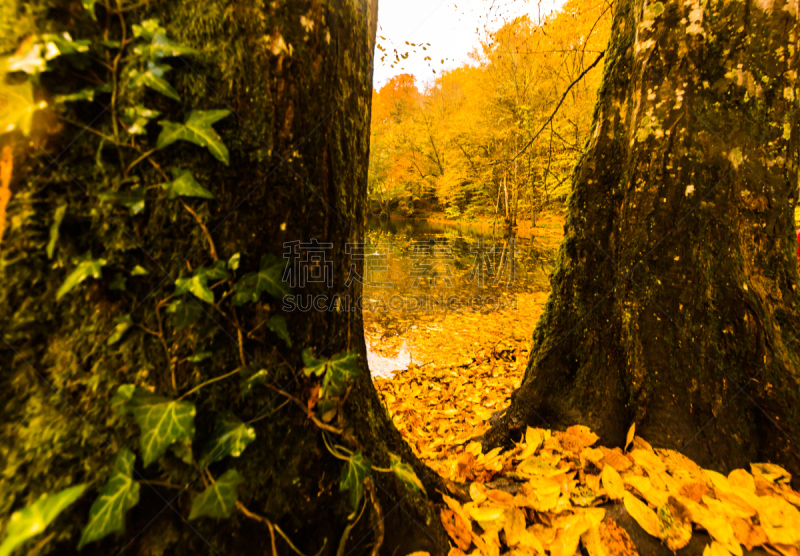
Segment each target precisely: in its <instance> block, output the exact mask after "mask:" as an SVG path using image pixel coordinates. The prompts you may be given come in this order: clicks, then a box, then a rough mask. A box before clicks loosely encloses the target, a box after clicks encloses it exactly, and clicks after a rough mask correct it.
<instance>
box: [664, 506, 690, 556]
mask: <svg viewBox="0 0 800 556" xmlns="http://www.w3.org/2000/svg"><path fill="white" fill-rule="evenodd" d="M679 504H680V503H679V502H677V500H675V499H674V498H670V502H668V503H667V504H664V505H663V506H661V507H660V508H658V513H657V514H656V515H657V516H658V520H659V523H658V536H659V538H661V540H663V541H664V543H665V544H666V545H667V548H669V549H670V550H672V551H673V552H675V551H677V550H680V549H681V548H683V547H684V546H686V545H687V544H689V541H690V540H692V525H691V523H690V522H689V521H688V520H686V519H685V518H686V517H688V512H687V513H685V514H684V512H685V507H684V506H683V505H680V506H679V507H676V506H677V505H679ZM682 510H683V511H682Z"/></svg>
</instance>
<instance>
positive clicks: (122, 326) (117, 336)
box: [106, 315, 133, 346]
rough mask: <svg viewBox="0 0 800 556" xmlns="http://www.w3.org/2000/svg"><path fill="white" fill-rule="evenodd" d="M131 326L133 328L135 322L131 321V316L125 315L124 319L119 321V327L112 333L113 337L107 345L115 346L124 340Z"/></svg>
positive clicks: (110, 337)
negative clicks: (123, 337)
mask: <svg viewBox="0 0 800 556" xmlns="http://www.w3.org/2000/svg"><path fill="white" fill-rule="evenodd" d="M131 326H133V321H132V320H131V316H130V315H125V316H124V317H122V318H119V319H117V325H116V326H115V327H114V332H112V333H111V336H109V337H108V340H107V341H106V345H107V346H113V345H114V344H116V343H117V342H119V341H120V340H121V339H122V336H123V335H124V334H125V333H126V332H127V331H128V329H129V328H130V327H131Z"/></svg>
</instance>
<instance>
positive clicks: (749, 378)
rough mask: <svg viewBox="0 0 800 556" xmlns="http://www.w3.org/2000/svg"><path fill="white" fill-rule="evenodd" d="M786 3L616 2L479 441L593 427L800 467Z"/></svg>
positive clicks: (793, 65)
mask: <svg viewBox="0 0 800 556" xmlns="http://www.w3.org/2000/svg"><path fill="white" fill-rule="evenodd" d="M797 17H798V14H797V5H796V3H791V2H790V3H787V2H783V1H781V0H777V1H775V2H710V3H699V2H685V3H684V2H678V1H677V0H669V1H665V2H663V3H661V2H657V3H652V2H650V3H648V2H643V1H642V0H622V1H621V2H619V3H618V5H617V8H616V13H615V16H614V23H613V33H612V37H611V40H610V43H609V48H608V54H607V60H608V61H607V62H606V66H605V75H604V80H603V84H602V86H601V90H600V94H599V101H598V105H597V107H596V111H595V117H594V133H593V135H592V138H591V139H590V141H589V144H588V150H587V152H586V153H585V154H584V156H583V158H582V160H581V161H580V162H579V164H578V165H577V167H576V169H575V173H574V177H573V180H574V190H573V193H572V195H571V197H570V200H569V212H568V216H567V221H566V225H565V238H564V241H563V243H562V245H561V248H560V250H559V253H558V260H557V267H556V270H555V272H554V275H553V277H552V288H553V290H552V294H551V296H550V298H549V300H548V302H547V306H546V309H545V312H544V314H543V315H542V317H541V320H540V321H539V324H538V326H537V328H536V331H535V332H534V336H533V347H532V350H531V357H530V361H529V363H528V367H527V369H526V373H525V377H524V380H523V382H522V385H521V387H520V388H519V389H518V390H517V391H516V392H515V393H514V394H513V395H512V399H511V405H510V408H509V409H508V411H507V412H506V413H505V414H504V415H503V417H502V419H501V420H500V421H499V422H498V424H497V425H496V426H495V427H494V428H493V429H491V430H490V431H489V433H487V435H486V437H485V446H484V447H485V448H489V447H493V446H497V445H501V444H504V443H507V442H508V441H509V439H511V438H514V437H516V436H518V435H519V434H520V432H521V431H522V430H524V428H525V426H526V425H527V424H530V425H538V426H552V427H559V428H560V427H566V426H569V425H572V424H577V423H579V424H582V425H587V426H589V427H591V428H592V429H593V430H595V431H596V432H597V433H598V434H599V435H600V436H601V439H602V441H604V442H605V443H607V444H617V445H621V444H622V443H624V440H625V434H626V431H627V430H628V428H629V427H630V426H631V424H633V423H636V431H637V434H639V435H640V436H642V437H643V438H645V439H646V440H649V441H650V442H651V443H652V444H653V445H654V446H660V447H666V448H673V449H678V450H681V451H682V452H683V453H685V454H687V455H689V456H690V457H692V458H695V459H696V460H697V461H698V462H699V463H701V464H703V465H706V466H710V467H713V468H715V469H719V470H722V471H726V470H729V469H732V468H735V467H741V466H746V464H747V462H750V461H764V460H767V461H772V462H777V463H780V464H783V465H785V466H786V467H787V468H788V469H789V470H791V471H792V472H793V473H794V476H795V477H797V476H798V473H800V459H799V458H800V456H798V454H800V449H798V445H797V444H796V443H795V441H796V440H800V376H798V363H799V362H800V361H799V359H798V356H800V347H799V346H798V341H797V334H798V332H800V328H799V327H798V325H799V324H800V321H798V303H797V295H798V294H797V292H796V288H797V283H798V270H797V266H798V265H797V260H796V258H795V257H796V251H797V241H796V239H795V234H794V219H793V209H794V205H795V203H796V200H797V171H798V166H797V163H798V144H799V143H798V140H799V139H800V127H798V125H797V123H798V120H797V100H796V98H797V89H796V84H795V76H796V75H797V74H796V72H797V70H798V52H797V33H798V27H797Z"/></svg>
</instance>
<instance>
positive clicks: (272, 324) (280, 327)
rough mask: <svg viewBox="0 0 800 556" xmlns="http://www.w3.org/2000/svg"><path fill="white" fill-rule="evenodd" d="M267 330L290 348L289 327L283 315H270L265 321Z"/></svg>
mask: <svg viewBox="0 0 800 556" xmlns="http://www.w3.org/2000/svg"><path fill="white" fill-rule="evenodd" d="M267 328H269V329H270V330H272V331H273V332H274V333H275V334H277V336H278V338H280V339H281V340H283V341H284V342H286V346H287V347H292V338H291V336H289V327H288V326H287V324H286V318H284V316H283V315H272V316H271V317H270V318H269V320H268V321H267Z"/></svg>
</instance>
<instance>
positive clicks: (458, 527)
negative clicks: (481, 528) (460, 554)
mask: <svg viewBox="0 0 800 556" xmlns="http://www.w3.org/2000/svg"><path fill="white" fill-rule="evenodd" d="M440 516H441V519H442V525H443V526H444V530H445V531H447V534H448V535H450V538H451V539H453V542H455V543H456V546H457V547H458V548H459V549H461V550H469V547H470V546H471V545H472V536H471V534H470V533H471V531H472V527H470V525H469V522H467V523H465V522H464V520H463V519H462V518H461V517H460V516H459V515H458V514H456V513H455V512H454V511H453V510H450V509H447V508H442V510H441V512H440Z"/></svg>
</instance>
